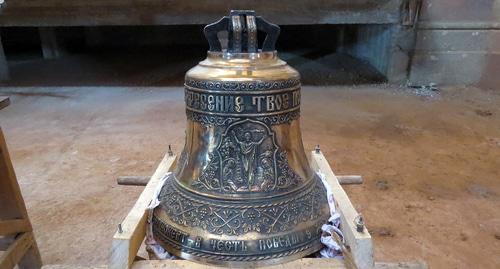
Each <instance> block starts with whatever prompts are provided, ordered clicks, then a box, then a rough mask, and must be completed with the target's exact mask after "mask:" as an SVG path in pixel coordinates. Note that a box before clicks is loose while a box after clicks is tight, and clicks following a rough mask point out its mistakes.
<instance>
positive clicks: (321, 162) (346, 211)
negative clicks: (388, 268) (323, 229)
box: [310, 151, 374, 269]
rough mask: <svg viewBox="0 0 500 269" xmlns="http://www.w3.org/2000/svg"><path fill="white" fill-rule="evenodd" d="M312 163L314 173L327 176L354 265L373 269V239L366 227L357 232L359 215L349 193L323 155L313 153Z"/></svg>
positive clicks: (363, 268)
mask: <svg viewBox="0 0 500 269" xmlns="http://www.w3.org/2000/svg"><path fill="white" fill-rule="evenodd" d="M310 162H311V168H312V169H313V170H314V171H320V172H321V173H323V174H324V175H325V176H326V181H327V182H328V184H329V185H330V187H331V189H332V193H333V197H334V198H335V204H336V209H337V211H338V212H339V214H340V220H341V224H340V225H341V226H340V228H341V230H342V232H343V234H344V238H345V240H346V244H347V245H348V246H349V247H350V248H351V253H352V256H353V259H354V263H355V264H356V266H357V267H358V268H359V269H372V268H373V266H374V261H373V242H372V237H371V235H370V233H369V232H368V230H367V229H366V227H365V228H364V229H363V231H362V232H358V231H357V227H356V224H355V219H356V218H357V217H358V215H359V213H358V212H357V211H356V209H355V208H354V206H353V205H352V203H351V200H349V197H348V196H347V193H346V192H345V191H344V189H343V188H342V186H340V183H339V181H338V179H337V177H336V176H335V174H334V173H333V171H332V169H331V167H330V165H329V164H328V161H327V160H326V158H325V156H323V153H321V152H319V153H318V152H316V151H312V152H311V158H310Z"/></svg>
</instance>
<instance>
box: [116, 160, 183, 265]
mask: <svg viewBox="0 0 500 269" xmlns="http://www.w3.org/2000/svg"><path fill="white" fill-rule="evenodd" d="M175 160H176V157H175V155H170V154H168V153H167V154H166V155H165V157H164V158H163V160H162V161H161V163H160V165H159V166H158V168H157V169H156V171H155V173H154V174H153V176H152V177H151V180H150V181H149V183H148V184H147V185H146V187H145V188H144V191H143V192H142V194H141V195H140V196H139V199H138V200H137V202H136V203H135V205H134V207H133V208H132V210H131V211H130V212H129V213H128V215H127V217H126V218H125V219H124V220H123V222H122V223H121V224H120V225H121V231H117V232H116V233H115V235H114V237H113V241H112V243H111V257H110V261H109V268H110V269H125V268H130V266H131V265H132V263H133V262H134V259H135V256H136V254H137V251H138V250H139V247H140V246H141V244H142V241H143V240H144V237H145V236H146V221H147V211H146V208H147V206H148V204H149V202H150V201H151V198H152V196H153V192H154V191H155V189H156V187H157V185H158V182H159V181H160V179H161V178H162V177H163V176H164V175H165V174H166V173H167V172H168V171H170V170H171V168H173V167H174V163H175Z"/></svg>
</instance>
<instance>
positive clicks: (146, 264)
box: [132, 258, 346, 269]
mask: <svg viewBox="0 0 500 269" xmlns="http://www.w3.org/2000/svg"><path fill="white" fill-rule="evenodd" d="M159 268H168V269H185V268H189V269H216V268H220V267H216V266H210V265H204V264H199V263H194V262H191V261H186V260H163V261H138V262H135V263H134V264H133V266H132V269H159ZM265 268H266V269H305V268H314V269H344V268H346V267H345V266H344V263H343V262H342V261H339V260H337V259H317V258H304V259H299V260H295V261H291V262H288V263H284V264H278V265H272V266H267V267H265Z"/></svg>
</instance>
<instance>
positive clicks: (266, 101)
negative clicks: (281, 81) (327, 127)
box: [185, 89, 300, 114]
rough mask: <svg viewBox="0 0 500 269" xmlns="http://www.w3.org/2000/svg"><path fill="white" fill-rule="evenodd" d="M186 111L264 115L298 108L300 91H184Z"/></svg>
mask: <svg viewBox="0 0 500 269" xmlns="http://www.w3.org/2000/svg"><path fill="white" fill-rule="evenodd" d="M185 101H186V106H187V109H191V110H195V111H199V112H211V113H222V114H225V113H234V114H265V113H273V112H280V111H288V110H290V109H293V108H299V106H300V89H295V90H293V91H286V92H281V93H276V94H242V95H235V94H232V93H231V92H228V93H208V92H198V91H193V90H190V89H186V93H185Z"/></svg>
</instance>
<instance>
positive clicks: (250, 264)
mask: <svg viewBox="0 0 500 269" xmlns="http://www.w3.org/2000/svg"><path fill="white" fill-rule="evenodd" d="M316 240H317V242H314V243H313V244H312V245H311V247H309V248H307V249H305V250H303V251H299V252H297V253H294V254H292V255H288V256H282V257H279V258H270V259H262V260H256V261H221V260H211V259H206V258H200V257H198V256H196V255H192V254H189V253H186V252H184V251H182V250H179V249H175V248H173V247H171V246H169V245H166V244H164V243H163V242H159V244H160V245H161V246H162V247H163V248H164V249H165V250H167V251H168V252H169V253H170V254H173V255H174V256H176V257H178V258H180V259H183V260H188V261H192V262H195V263H198V264H204V265H211V266H217V267H223V268H254V267H267V266H272V265H279V264H285V263H289V262H293V261H295V260H298V259H301V258H304V257H306V256H309V255H311V254H314V253H316V252H318V251H320V250H321V249H323V248H324V247H325V246H324V245H323V244H322V243H321V239H320V237H319V238H317V239H316Z"/></svg>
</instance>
